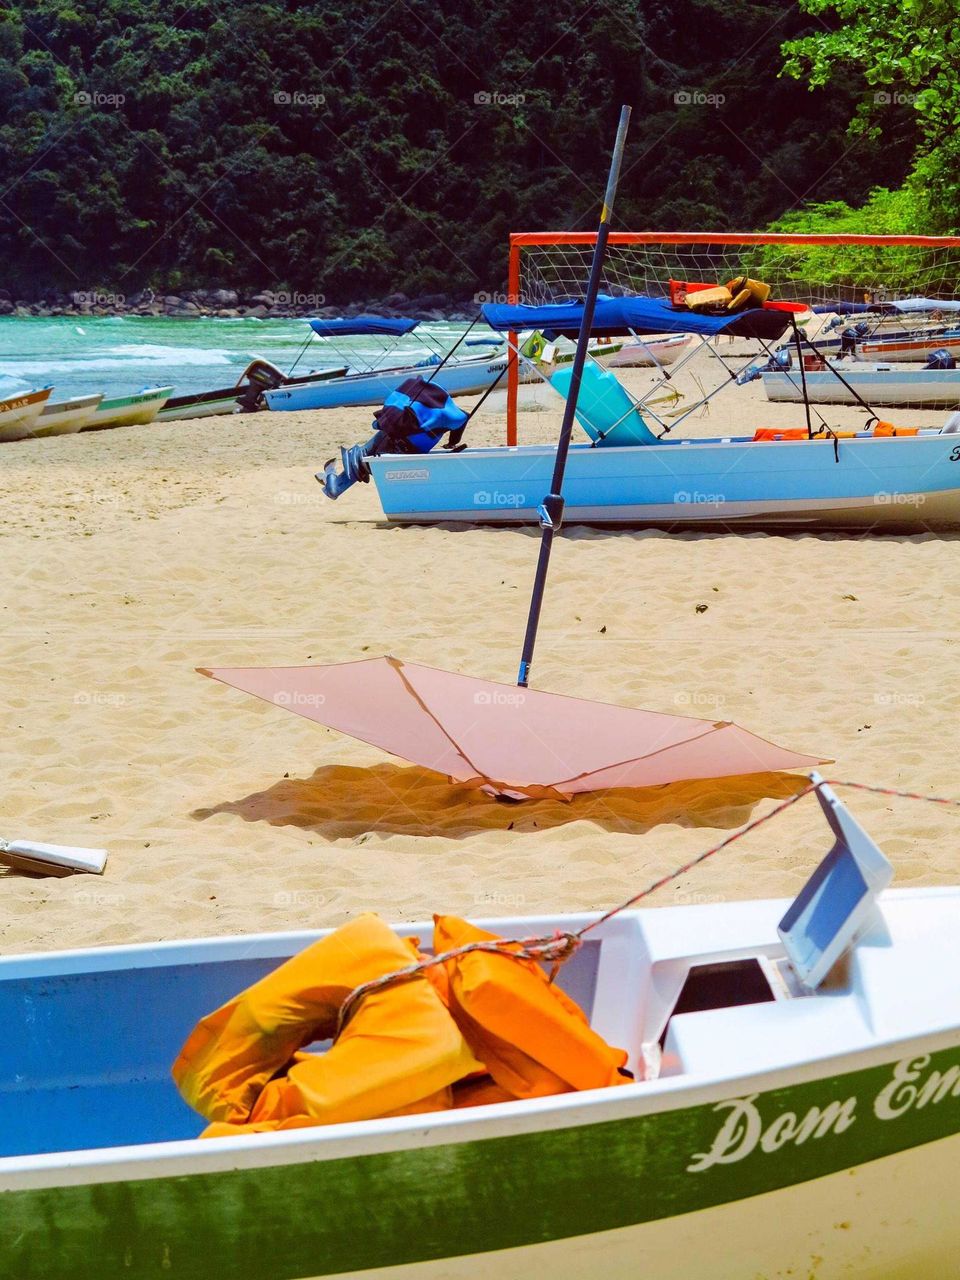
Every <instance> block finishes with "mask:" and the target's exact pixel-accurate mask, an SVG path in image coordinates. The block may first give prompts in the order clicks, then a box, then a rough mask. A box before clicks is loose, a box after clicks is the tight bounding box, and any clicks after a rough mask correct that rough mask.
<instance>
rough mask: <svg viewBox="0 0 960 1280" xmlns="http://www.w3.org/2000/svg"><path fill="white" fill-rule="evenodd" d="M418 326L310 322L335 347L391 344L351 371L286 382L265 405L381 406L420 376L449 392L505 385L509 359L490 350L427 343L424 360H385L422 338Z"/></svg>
mask: <svg viewBox="0 0 960 1280" xmlns="http://www.w3.org/2000/svg"><path fill="white" fill-rule="evenodd" d="M418 326H419V321H417V320H410V319H403V318H391V317H385V316H356V317H353V318H351V319H342V320H311V321H310V327H311V329H312V330H313V331H314V333H315V334H316V335H317V336H318V337H319V338H321V339H323V340H324V341H326V342H329V343H331V345H333V346H334V347H335V348H336V341H337V339H344V338H355V337H370V336H376V337H382V338H384V339H386V340H387V347H386V350H385V352H384V354H383V355H382V357H381V361H380V362H379V363H377V364H374V365H372V366H370V367H368V368H365V369H360V370H355V369H351V370H350V371H349V372H347V373H346V374H340V373H339V371H338V376H336V377H330V376H329V373H328V374H324V375H322V377H321V376H319V375H318V376H316V377H314V378H311V379H309V380H307V381H299V380H298V384H297V385H291V384H290V383H289V382H288V383H287V384H286V385H284V386H282V387H277V388H275V389H271V390H267V391H265V392H264V393H263V399H264V402H265V403H266V405H267V408H268V409H273V410H279V411H283V412H290V411H294V410H299V409H340V408H344V407H346V406H352V405H356V406H360V405H373V406H376V407H379V406H380V405H382V404H383V402H384V400H386V398H387V396H388V395H390V394H391V392H393V391H396V390H397V388H398V387H399V386H400V384H401V383H402V382H405V381H406V380H407V378H412V377H417V376H420V377H424V378H429V380H430V381H431V382H434V383H436V385H437V386H439V387H442V388H443V389H444V391H446V392H447V393H448V394H449V395H451V396H457V395H465V396H466V395H479V394H480V393H481V392H483V391H486V390H487V389H488V388H489V387H491V386H493V385H495V384H496V383H500V382H502V383H503V384H504V386H506V373H507V361H506V358H505V356H503V355H495V356H491V355H490V353H489V351H487V352H486V353H485V354H480V355H471V356H464V357H457V356H455V353H447V354H446V355H444V356H442V357H441V355H440V353H439V352H438V351H436V350H435V349H434V348H433V347H431V346H429V345H427V344H425V343H424V344H423V346H424V350H426V351H428V352H429V353H430V354H429V355H428V356H427V357H426V358H425V359H420V360H419V361H414V360H412V359H409V358H408V359H407V360H406V361H400V360H397V361H396V363H392V364H387V363H386V361H387V360H389V359H390V358H391V357H392V356H393V353H394V352H396V351H397V349H398V346H399V343H400V341H401V339H403V338H405V337H408V336H410V335H413V336H414V337H416V338H417V339H418V341H419V340H420V338H419V334H417V333H416V330H417V328H418ZM391 340H392V345H390V341H391ZM461 341H462V339H461ZM477 341H479V343H480V345H482V346H485V347H490V346H494V347H498V346H500V343H499V342H497V341H496V340H493V341H491V340H490V339H480V340H476V339H475V340H474V342H477ZM457 345H458V346H459V343H458V344H457ZM467 345H468V346H471V345H473V343H470V342H468V343H467ZM338 351H339V349H338ZM339 354H341V355H345V354H349V353H346V352H339Z"/></svg>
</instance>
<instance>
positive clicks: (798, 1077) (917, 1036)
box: [0, 886, 960, 1196]
mask: <svg viewBox="0 0 960 1280" xmlns="http://www.w3.org/2000/svg"><path fill="white" fill-rule="evenodd" d="M957 896H960V888H958V887H957V886H920V887H917V888H899V889H897V888H894V889H888V890H886V891H885V892H884V893H882V894H881V895H880V901H881V903H884V902H896V901H898V900H899V901H913V902H915V901H918V900H921V899H943V900H946V899H949V898H951V897H954V898H956V897H957ZM745 902H747V903H750V905H751V906H754V907H756V906H758V905H764V906H769V908H770V910H771V916H775V915H777V914H778V913H780V912H782V911H783V909H784V908H785V906H786V905H788V904H789V902H790V899H789V898H783V899H780V898H774V899H761V900H756V901H751V900H749V899H748V900H745ZM671 909H673V910H676V908H671ZM659 910H664V908H649V907H648V908H644V909H640V910H632V911H627V912H623V913H622V914H621V915H620V916H619V917H618V919H619V920H620V921H622V922H623V924H624V925H625V926H627V927H629V926H630V924H631V923H635V922H636V920H637V919H638V918H639V917H641V916H643V915H645V914H650V913H652V912H656V911H659ZM680 910H682V911H683V912H684V913H685V914H688V913H689V912H691V911H692V912H704V911H706V912H710V911H711V910H715V906H714V904H700V905H692V906H688V907H683V908H680ZM597 915H598V913H596V912H593V913H585V914H580V915H573V916H570V915H562V914H561V915H552V916H539V917H525V918H523V919H524V924H525V926H526V925H529V927H530V928H533V929H536V928H537V927H539V926H540V923H541V922H543V926H544V927H546V925H547V924H551V925H553V926H554V927H556V926H557V925H558V924H568V925H569V926H570V927H571V928H575V927H577V926H578V925H579V924H582V923H586V922H588V921H590V920H594V919H596V918H597ZM518 919H519V918H518V917H502V918H500V919H499V920H486V921H483V922H482V923H483V924H486V925H489V926H490V927H493V928H496V926H497V925H498V924H499V926H500V927H501V928H511V929H514V930H515V929H516V927H517V921H518ZM610 923H611V924H613V925H614V926H616V920H614V921H612V922H610ZM608 927H609V926H608ZM397 928H398V930H399V931H400V932H401V933H402V934H404V935H406V934H415V933H416V932H417V931H418V930H419V931H420V932H423V931H424V930H425V929H428V926H427V924H426V923H425V922H423V921H420V922H412V923H410V924H403V925H398V926H397ZM329 932H330V930H329V929H324V930H315V931H309V932H306V931H292V932H284V933H268V934H253V935H244V936H242V937H240V938H230V937H226V938H223V937H212V938H206V939H188V940H183V941H179V940H169V941H165V942H160V943H157V944H152V943H132V944H126V945H119V946H112V947H90V948H83V949H76V950H72V951H62V952H47V953H41V954H40V955H33V956H27V957H23V956H2V957H0V981H2V980H3V978H4V977H7V978H11V979H17V978H22V977H27V976H31V975H34V976H38V977H39V976H47V975H50V974H56V973H61V974H62V973H63V968H62V962H63V960H64V959H71V960H74V961H76V960H78V959H85V960H87V961H89V960H91V959H97V960H107V961H111V960H112V961H114V962H115V963H114V964H112V965H111V964H105V965H101V966H97V967H96V968H94V969H93V970H90V969H87V970H73V972H75V973H79V972H97V971H104V970H106V971H109V970H111V969H118V968H121V967H123V966H122V965H121V963H120V962H121V961H122V960H124V959H125V958H127V957H129V955H130V953H131V952H134V953H136V954H138V955H141V956H144V957H146V956H147V955H148V954H149V956H151V957H153V956H158V957H161V958H158V959H157V962H156V965H146V966H143V967H161V963H162V958H163V957H168V956H170V955H171V954H173V953H175V952H177V951H183V952H187V953H188V954H189V952H190V950H191V949H194V950H195V949H196V948H197V947H198V946H199V945H202V944H207V945H208V946H210V945H212V946H214V947H215V948H216V949H217V950H229V949H230V948H231V947H237V946H238V945H239V946H240V947H242V948H245V949H244V950H243V951H242V953H241V954H242V956H245V957H249V956H250V955H255V954H256V953H257V950H258V948H261V947H263V946H264V945H265V944H267V943H270V944H273V945H274V946H275V945H276V944H277V943H278V942H280V943H284V942H290V941H294V940H296V941H299V940H301V939H303V940H304V941H312V940H313V939H314V938H316V937H322V936H324V935H325V934H327V933H329ZM611 932H613V934H614V936H616V934H617V933H619V932H621V931H620V929H619V928H616V927H615V928H614V929H613V930H611ZM600 937H601V940H602V935H600ZM771 946H774V948H775V949H776V944H775V943H774V942H773V938H771ZM251 948H252V949H251ZM759 949H760V950H763V949H764V948H763V947H762V946H761V947H760V948H759ZM768 949H769V948H768ZM744 950H747V951H751V952H754V951H757V950H758V946H757V944H751V945H750V946H749V947H745V948H744ZM237 958H240V957H237ZM25 960H26V961H27V962H28V963H27V965H26V967H25V966H24V961H25ZM57 961H59V962H60V967H59V968H56V967H54V966H55V962H57ZM184 962H186V963H188V962H189V961H184ZM4 969H10V970H12V972H9V973H7V974H4V973H3V970H4ZM958 1044H960V1027H958V1026H957V1024H956V1023H953V1024H950V1025H946V1026H939V1027H937V1026H932V1027H930V1028H929V1029H926V1030H924V1031H922V1032H920V1033H917V1032H913V1033H911V1034H909V1035H903V1036H899V1037H898V1036H888V1037H885V1038H881V1039H878V1040H876V1041H874V1042H872V1043H866V1044H863V1045H862V1046H860V1047H858V1048H853V1049H851V1048H846V1049H843V1050H840V1051H838V1052H836V1053H833V1054H829V1053H828V1054H826V1055H824V1054H822V1053H821V1054H817V1055H816V1056H813V1057H809V1058H802V1059H795V1060H793V1061H791V1062H788V1063H784V1064H781V1065H778V1066H775V1067H766V1068H761V1069H760V1070H757V1071H755V1072H752V1073H751V1072H746V1073H743V1072H739V1071H736V1070H734V1069H732V1068H730V1069H727V1070H725V1071H724V1070H721V1071H719V1072H716V1073H714V1074H709V1075H704V1074H701V1075H696V1074H694V1073H690V1072H687V1073H683V1074H679V1075H675V1076H661V1077H658V1078H656V1079H654V1080H648V1081H636V1082H634V1083H633V1084H626V1085H621V1086H618V1087H617V1088H616V1089H615V1090H611V1089H610V1088H604V1089H593V1090H584V1091H579V1092H574V1093H567V1094H560V1095H554V1096H550V1097H543V1098H534V1099H528V1100H524V1101H522V1102H516V1101H513V1102H504V1103H493V1104H488V1105H486V1106H480V1107H474V1108H469V1109H461V1110H454V1111H441V1112H434V1113H428V1114H426V1115H424V1114H421V1115H409V1116H397V1117H392V1118H389V1119H374V1120H364V1121H354V1122H351V1123H347V1124H340V1125H330V1126H317V1127H316V1128H306V1129H295V1130H291V1131H286V1132H276V1133H262V1134H249V1135H242V1136H236V1137H225V1138H203V1139H201V1138H199V1137H197V1138H183V1139H175V1140H172V1141H168V1142H151V1143H138V1144H130V1145H127V1146H111V1147H95V1148H86V1149H79V1150H70V1151H58V1152H47V1153H42V1154H34V1155H20V1156H5V1157H0V1196H2V1195H4V1194H9V1193H17V1192H22V1191H32V1190H40V1189H44V1188H54V1187H66V1186H78V1185H86V1184H92V1183H96V1184H100V1183H115V1182H126V1181H148V1180H152V1179H162V1178H168V1177H176V1176H184V1175H188V1174H189V1175H198V1176H200V1175H215V1174H217V1173H228V1172H232V1171H236V1170H239V1169H244V1168H268V1167H275V1166H280V1165H296V1164H305V1163H313V1162H316V1161H327V1160H339V1159H351V1158H359V1157H364V1156H375V1155H379V1154H385V1153H388V1152H393V1151H405V1150H412V1149H419V1148H422V1147H438V1146H448V1145H459V1144H461V1143H466V1142H474V1141H483V1140H486V1139H495V1138H509V1137H511V1136H514V1135H519V1134H529V1133H536V1132H540V1131H543V1130H555V1129H565V1128H581V1127H585V1126H588V1125H594V1124H605V1123H614V1122H616V1121H618V1120H628V1119H634V1118H639V1117H642V1116H647V1115H655V1114H660V1113H664V1112H670V1111H677V1110H685V1109H687V1108H693V1107H702V1106H709V1105H710V1104H711V1103H718V1102H722V1101H725V1100H727V1099H729V1098H730V1097H741V1096H746V1095H748V1094H752V1093H766V1092H770V1091H773V1090H777V1089H782V1088H786V1087H790V1086H793V1085H802V1084H805V1083H810V1082H815V1081H817V1080H819V1079H833V1078H835V1077H837V1076H843V1075H846V1074H855V1073H858V1072H860V1071H863V1070H868V1069H870V1068H871V1067H880V1066H884V1065H886V1064H889V1063H891V1062H892V1061H900V1060H903V1059H904V1058H909V1057H915V1056H920V1055H921V1054H928V1053H935V1052H937V1051H939V1050H944V1049H951V1048H956V1047H957V1046H958ZM813 1052H815V1050H814V1047H813V1046H811V1053H813ZM199 1124H200V1120H199V1119H198V1125H199Z"/></svg>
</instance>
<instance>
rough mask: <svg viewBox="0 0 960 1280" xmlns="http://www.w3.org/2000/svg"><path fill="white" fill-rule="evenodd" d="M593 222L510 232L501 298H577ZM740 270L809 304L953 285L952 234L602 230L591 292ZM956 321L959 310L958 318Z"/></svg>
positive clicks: (943, 296) (515, 372) (957, 263)
mask: <svg viewBox="0 0 960 1280" xmlns="http://www.w3.org/2000/svg"><path fill="white" fill-rule="evenodd" d="M595 242H596V233H595V232H587V231H584V232H579V231H532V232H515V233H513V234H511V236H510V261H509V272H508V279H507V296H508V301H510V302H517V303H527V304H530V305H541V304H544V303H548V302H563V301H576V300H579V299H580V298H582V296H583V291H584V286H585V285H586V281H587V277H588V275H589V272H590V261H591V258H592V255H593V246H594V244H595ZM742 275H747V276H751V277H753V278H754V279H758V280H762V281H764V283H766V284H768V285H770V287H771V299H772V300H773V299H777V300H781V301H791V302H800V303H804V304H806V305H807V306H809V307H814V306H818V305H821V306H822V305H829V304H831V303H834V302H847V303H884V302H893V301H896V300H898V299H903V298H927V299H933V300H944V301H946V300H954V299H956V298H957V297H958V295H960V236H879V235H793V234H788V235H783V234H780V235H775V234H772V233H765V232H759V233H755V234H745V233H737V234H734V233H726V232H700V231H694V232H681V231H677V232H658V231H614V232H611V234H610V238H609V241H608V245H607V254H606V258H605V261H604V269H603V277H602V280H601V286H600V288H601V292H603V293H608V294H612V295H614V296H617V295H623V294H641V295H648V296H653V297H660V298H663V297H667V298H671V299H672V300H673V301H674V302H675V303H682V300H683V297H684V294H685V292H686V286H687V285H690V284H712V285H716V284H725V283H727V281H729V280H732V279H734V278H736V277H737V276H742ZM958 323H960V320H958ZM510 345H511V349H512V350H511V356H510V360H509V366H508V372H507V443H508V444H516V442H517V390H518V386H519V366H518V360H517V356H516V354H515V348H516V345H517V335H516V334H511V335H510Z"/></svg>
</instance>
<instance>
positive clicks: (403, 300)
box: [0, 288, 490, 320]
mask: <svg viewBox="0 0 960 1280" xmlns="http://www.w3.org/2000/svg"><path fill="white" fill-rule="evenodd" d="M488 297H490V295H489V294H485V293H484V294H478V295H477V296H476V298H475V299H473V300H470V299H466V300H465V299H459V300H458V299H455V298H452V297H450V295H449V294H445V293H427V294H421V295H419V296H417V297H408V295H407V294H405V293H392V294H390V295H389V296H388V297H386V298H375V299H369V300H367V301H366V302H362V303H360V302H353V303H348V304H345V305H342V306H333V305H328V304H327V303H326V300H325V298H324V296H323V295H322V294H309V293H300V292H297V291H294V290H276V291H274V290H272V289H261V290H258V291H257V292H255V293H248V292H242V291H241V292H238V291H237V290H236V289H190V290H185V291H183V292H181V293H176V294H174V293H168V294H158V293H154V292H153V290H152V289H144V290H141V291H140V292H138V293H133V294H130V295H126V294H122V293H111V292H110V291H108V290H105V289H78V290H74V291H73V292H71V293H61V292H59V291H58V290H55V289H48V290H45V291H43V292H42V293H41V294H40V295H39V296H38V297H37V298H36V299H34V300H25V299H23V298H18V297H16V296H15V295H14V294H12V293H11V292H10V291H9V290H8V289H2V288H0V316H39V317H53V316H75V317H80V316H168V317H176V316H181V317H186V318H188V319H189V318H193V319H196V318H197V317H200V316H213V317H219V318H220V319H224V320H233V319H240V318H244V317H252V318H254V319H258V320H265V319H283V318H292V317H302V316H320V317H323V318H324V319H330V318H332V317H334V316H345V317H352V316H357V315H362V314H373V315H381V316H391V317H395V316H410V317H411V318H413V319H415V320H472V319H473V318H474V316H475V315H476V314H477V311H478V309H479V305H480V302H481V301H486V300H487V299H488Z"/></svg>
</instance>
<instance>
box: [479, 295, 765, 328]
mask: <svg viewBox="0 0 960 1280" xmlns="http://www.w3.org/2000/svg"><path fill="white" fill-rule="evenodd" d="M481 311H482V313H483V318H484V320H486V322H487V324H488V325H489V326H490V328H491V329H496V330H497V331H498V332H499V333H506V332H507V331H508V330H513V331H515V332H516V331H518V330H521V329H539V330H540V331H541V332H542V333H543V334H544V336H545V337H546V338H547V339H549V340H552V339H553V338H554V337H564V338H576V337H577V335H578V334H579V333H580V325H581V323H582V322H583V303H582V302H557V303H550V304H548V305H546V306H542V307H528V306H520V305H517V306H511V305H510V304H503V303H499V302H497V303H495V302H487V303H484V305H483V307H481ZM789 324H790V316H789V314H788V313H786V312H783V311H773V310H770V311H768V310H766V309H763V308H752V309H751V310H750V311H738V312H735V313H734V314H732V315H727V316H708V315H701V314H699V313H698V312H696V311H688V310H687V309H686V308H685V307H674V306H672V305H671V304H670V302H669V300H668V299H667V298H641V297H630V298H611V297H609V296H608V295H607V294H603V293H602V294H600V296H599V297H598V298H597V308H596V311H595V312H594V315H593V327H592V328H591V330H590V333H591V335H592V336H593V337H597V338H616V337H621V336H623V335H625V334H628V333H638V334H639V333H645V334H652V333H697V334H702V335H703V336H704V337H714V336H715V335H716V334H721V333H724V334H728V335H729V336H730V337H738V338H767V339H773V338H779V337H780V336H781V335H782V334H783V333H784V332H785V331H786V329H787V328H788V326H789Z"/></svg>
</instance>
